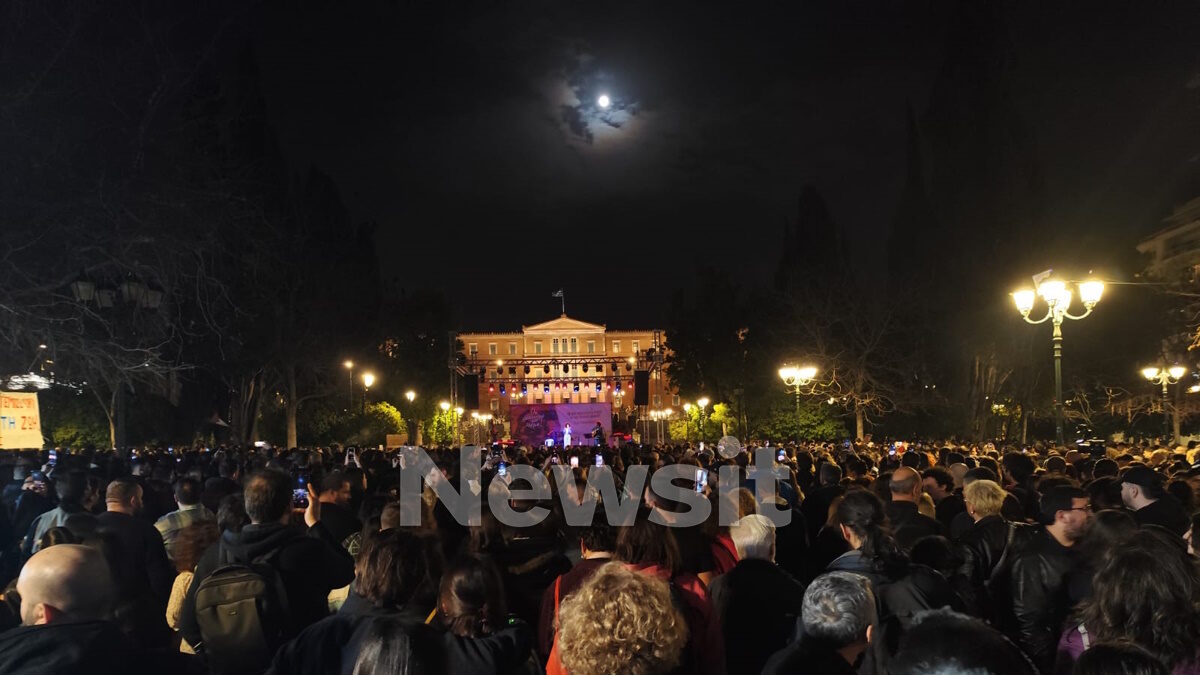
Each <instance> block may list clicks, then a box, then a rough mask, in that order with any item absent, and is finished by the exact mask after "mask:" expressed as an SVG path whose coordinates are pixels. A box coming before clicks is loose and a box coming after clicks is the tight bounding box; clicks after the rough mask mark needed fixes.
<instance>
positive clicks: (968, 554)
mask: <svg viewBox="0 0 1200 675" xmlns="http://www.w3.org/2000/svg"><path fill="white" fill-rule="evenodd" d="M1010 530H1011V531H1012V547H1013V550H1014V551H1015V550H1017V549H1019V548H1020V547H1021V546H1024V545H1025V544H1026V543H1027V542H1028V540H1029V538H1030V537H1031V536H1032V534H1033V533H1034V532H1035V531H1036V529H1035V528H1034V527H1033V526H1032V525H1026V524H1024V523H1014V522H1012V521H1009V520H1005V518H1004V516H987V517H985V518H980V519H979V522H977V523H974V524H973V525H972V526H971V529H970V530H968V531H967V532H966V533H965V534H963V536H962V537H961V538H960V539H959V541H958V549H959V552H960V553H961V554H962V559H963V562H962V565H961V566H960V567H959V570H958V572H959V576H961V577H962V578H964V579H966V580H967V581H968V582H969V583H968V588H969V592H970V593H972V595H970V596H968V597H964V598H963V599H964V600H965V601H966V602H967V605H968V606H969V607H970V608H972V609H973V610H974V611H976V613H978V614H979V616H980V617H981V618H984V619H987V620H989V621H993V622H995V621H996V620H997V619H998V607H997V606H996V605H997V601H998V600H1001V599H1002V598H1000V597H999V595H997V593H996V590H995V589H993V588H992V585H993V584H992V583H990V582H991V580H992V579H993V577H994V576H996V577H998V576H1000V575H1002V574H1003V573H1004V571H1005V570H997V566H998V565H999V564H1000V561H1001V557H1003V556H1004V549H1005V547H1006V546H1008V545H1009V544H1008V540H1009V531H1010ZM1011 565H1012V560H1011V559H1008V558H1005V559H1004V567H1005V568H1009V567H1011Z"/></svg>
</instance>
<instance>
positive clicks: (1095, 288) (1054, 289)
mask: <svg viewBox="0 0 1200 675" xmlns="http://www.w3.org/2000/svg"><path fill="white" fill-rule="evenodd" d="M1076 286H1077V287H1078V288H1079V299H1080V300H1081V301H1082V302H1083V309H1084V311H1083V314H1078V315H1075V314H1071V313H1070V309H1071V301H1072V299H1073V298H1074V291H1072V290H1071V289H1070V288H1068V287H1067V283H1066V282H1064V281H1061V280H1059V279H1055V278H1053V277H1051V278H1049V279H1045V280H1043V281H1042V282H1041V283H1040V284H1038V285H1037V286H1036V287H1035V288H1033V289H1029V288H1023V289H1021V290H1018V291H1015V292H1013V294H1012V297H1013V302H1014V303H1015V304H1016V306H1017V311H1018V312H1020V313H1021V318H1023V319H1025V321H1026V322H1027V323H1031V324H1039V323H1045V322H1047V321H1050V322H1052V323H1053V325H1054V332H1053V334H1052V337H1051V341H1052V343H1053V345H1054V438H1055V442H1057V443H1058V444H1059V445H1062V444H1063V443H1064V440H1063V400H1062V341H1063V338H1062V324H1063V321H1065V320H1067V319H1074V320H1079V319H1082V318H1084V317H1086V316H1087V315H1089V314H1091V313H1092V309H1093V308H1095V306H1096V303H1098V302H1100V296H1102V295H1104V282H1103V281H1099V280H1097V279H1089V280H1087V281H1081V282H1079V283H1077V284H1076ZM1038 296H1041V298H1042V300H1043V301H1045V303H1046V315H1045V316H1043V317H1042V318H1040V319H1037V320H1034V319H1030V318H1029V313H1030V312H1031V311H1033V306H1034V303H1036V302H1037V297H1038Z"/></svg>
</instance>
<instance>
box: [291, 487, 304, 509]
mask: <svg viewBox="0 0 1200 675" xmlns="http://www.w3.org/2000/svg"><path fill="white" fill-rule="evenodd" d="M292 506H295V507H296V508H301V509H306V508H308V489H307V488H296V489H294V490H292Z"/></svg>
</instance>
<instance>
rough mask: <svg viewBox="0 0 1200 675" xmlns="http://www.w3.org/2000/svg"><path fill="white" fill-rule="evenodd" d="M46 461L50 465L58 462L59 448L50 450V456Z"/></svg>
mask: <svg viewBox="0 0 1200 675" xmlns="http://www.w3.org/2000/svg"><path fill="white" fill-rule="evenodd" d="M46 463H47V464H49V465H50V466H54V465H55V464H57V463H58V451H57V450H51V451H50V458H49V459H48V460H47V462H46Z"/></svg>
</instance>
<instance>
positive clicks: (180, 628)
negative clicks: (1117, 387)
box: [0, 443, 1200, 675]
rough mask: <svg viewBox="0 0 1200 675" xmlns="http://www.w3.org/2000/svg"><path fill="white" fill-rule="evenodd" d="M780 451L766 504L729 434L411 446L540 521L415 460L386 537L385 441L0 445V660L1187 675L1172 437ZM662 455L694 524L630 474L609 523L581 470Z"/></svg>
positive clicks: (1184, 546) (586, 674) (67, 669)
mask: <svg viewBox="0 0 1200 675" xmlns="http://www.w3.org/2000/svg"><path fill="white" fill-rule="evenodd" d="M778 450H779V454H776V451H775V450H773V451H772V453H771V455H772V457H773V459H774V460H775V462H774V467H773V468H774V472H773V473H774V476H775V479H774V480H775V481H776V485H775V486H774V487H775V489H774V490H773V491H764V490H759V489H756V488H758V487H760V486H758V485H756V482H757V481H763V480H771V479H770V478H769V477H768V476H769V474H764V473H763V472H761V471H753V470H752V464H753V463H754V456H753V454H752V453H753V448H750V449H749V450H743V451H741V452H740V453H738V454H737V455H736V456H733V457H723V456H721V455H719V454H714V453H713V452H712V451H711V450H704V449H696V448H693V447H692V446H690V445H674V446H666V445H660V446H638V445H624V446H623V447H618V448H604V449H601V450H599V452H600V453H601V457H600V458H599V460H598V461H593V457H594V454H593V453H595V452H597V449H596V448H590V447H589V448H566V449H554V448H545V447H539V448H523V447H507V448H501V447H500V446H495V447H494V448H493V449H491V450H489V451H487V452H485V453H484V455H485V458H486V464H484V466H483V467H482V478H481V480H480V483H481V484H478V485H474V486H471V485H467V484H466V483H467V482H468V481H466V480H465V479H463V478H462V477H461V476H462V469H463V467H462V466H460V464H459V462H460V454H459V453H458V452H457V451H456V450H442V451H437V450H429V451H427V452H428V454H429V455H430V456H431V457H432V458H433V459H434V461H435V463H436V466H437V468H438V469H440V472H441V477H440V478H439V480H441V479H444V480H446V481H448V483H449V484H450V485H452V486H455V487H456V488H457V489H459V490H460V491H472V490H473V491H475V492H476V493H477V494H479V493H481V492H482V493H486V492H487V491H488V488H489V486H490V484H491V482H493V481H497V480H502V481H506V482H507V483H512V485H511V486H510V487H511V488H513V491H512V492H510V493H509V496H510V500H509V507H510V508H511V509H512V510H514V511H517V512H529V511H532V510H534V509H540V510H544V512H545V513H547V514H548V515H547V516H546V517H545V518H542V519H541V520H540V521H538V522H537V523H536V524H533V525H529V526H520V527H518V526H515V525H512V524H506V523H505V522H502V521H503V519H502V518H498V517H497V516H496V514H494V513H492V510H491V508H490V507H489V502H488V500H487V499H486V498H485V499H482V500H481V501H482V512H481V514H480V517H479V519H478V521H477V522H474V523H470V522H468V523H461V522H458V520H457V519H456V518H455V517H454V516H453V515H452V514H451V511H450V509H448V508H447V506H446V505H445V504H444V503H442V501H440V500H439V499H437V498H436V496H435V494H434V491H433V490H432V489H431V488H430V487H429V486H428V484H427V483H428V479H429V477H428V476H423V477H422V478H423V480H425V481H426V483H425V484H424V485H425V487H424V490H423V493H422V495H421V500H420V504H421V518H420V522H419V524H413V523H414V522H415V520H411V519H407V518H404V517H403V514H404V509H403V508H402V507H401V499H400V493H401V489H402V488H401V486H402V484H403V483H405V480H404V478H403V477H402V476H403V474H404V472H406V471H413V470H415V469H414V468H413V467H412V465H411V464H408V465H406V464H405V463H404V462H402V461H399V460H400V458H399V457H398V456H397V454H396V453H394V452H382V451H378V450H373V449H372V450H364V451H355V449H343V448H338V447H333V448H314V449H291V450H284V449H274V448H270V447H246V448H241V447H236V448H235V447H219V448H214V449H211V450H210V449H208V448H199V447H195V448H186V449H179V448H175V449H171V450H169V451H167V450H165V449H162V450H153V449H151V450H139V451H133V452H114V451H96V450H94V449H90V448H89V449H83V450H76V451H72V450H69V449H65V448H59V449H56V450H55V451H53V452H45V451H44V452H38V453H32V452H29V453H10V454H8V455H7V456H4V457H0V462H3V464H0V476H4V475H7V473H8V471H10V470H11V480H10V481H8V482H7V483H6V484H5V485H4V486H3V490H2V492H0V504H2V508H0V588H3V596H2V602H0V674H7V673H41V672H45V673H87V674H88V675H101V674H103V673H117V672H120V673H123V674H127V673H138V672H146V673H165V672H170V673H179V674H181V675H182V674H184V673H216V674H233V673H239V674H240V673H246V674H250V673H254V674H260V673H273V674H274V673H278V674H291V673H314V674H316V673H346V674H348V675H373V674H377V673H378V674H382V673H417V674H427V673H456V674H458V673H480V674H485V673H514V674H524V673H529V674H535V673H542V672H545V673H554V674H558V673H570V674H571V675H599V674H602V673H603V674H607V673H635V674H639V675H643V674H644V675H651V674H658V673H713V674H720V673H728V674H730V675H740V674H756V675H757V674H759V673H815V674H824V673H862V674H864V675H883V674H885V673H891V674H892V675H916V674H918V673H921V674H938V673H967V672H969V673H980V674H989V673H993V674H996V675H1002V674H1019V675H1035V674H1036V675H1067V674H1070V673H1076V674H1078V675H1102V674H1108V673H1114V674H1115V673H1123V674H1136V675H1143V674H1144V675H1163V674H1166V673H1172V674H1174V675H1191V674H1197V675H1200V649H1198V647H1200V643H1198V640H1197V638H1200V566H1198V565H1200V562H1198V558H1197V557H1196V549H1195V548H1194V547H1193V545H1192V542H1193V539H1192V536H1193V533H1194V532H1197V530H1196V527H1197V524H1198V523H1200V518H1197V489H1200V464H1197V463H1196V462H1197V460H1200V457H1198V456H1197V454H1198V450H1197V449H1196V448H1188V449H1185V448H1182V447H1180V448H1173V449H1172V448H1160V447H1154V446H1151V445H1137V446H1135V445H1125V444H1110V445H1108V446H1107V447H1084V448H1055V447H1052V446H1033V447H1026V448H1020V447H1007V446H1004V445H1003V444H1001V445H1000V446H999V447H996V446H993V445H991V444H987V445H984V446H971V445H959V444H955V443H934V444H924V445H911V446H903V445H900V446H896V445H890V444H885V445H879V446H876V445H874V444H870V443H857V444H851V443H847V444H824V443H802V444H792V445H788V446H786V447H784V448H780V449H778ZM571 459H575V460H576V461H570V460H571ZM501 463H503V465H504V466H505V467H511V466H515V465H522V464H524V465H528V466H530V467H533V468H534V469H535V470H540V471H542V472H545V473H546V475H547V476H548V477H549V476H550V475H551V472H552V471H553V470H555V467H556V466H557V467H566V470H567V471H568V472H569V474H567V475H568V476H569V478H573V481H574V484H573V485H572V484H571V481H570V480H568V481H567V482H565V483H560V482H559V481H556V480H554V479H553V478H552V479H551V480H549V481H548V483H549V485H550V489H551V494H550V498H548V499H535V498H531V497H528V496H527V495H528V494H529V493H528V492H525V493H522V492H519V491H517V490H516V488H518V487H521V486H519V485H517V483H520V482H522V479H520V478H513V477H512V473H513V472H511V471H510V472H507V473H506V472H505V471H503V470H502V469H501V466H500V464H501ZM674 464H683V465H692V466H695V467H696V468H697V469H704V470H706V471H707V474H706V476H705V480H703V481H701V482H699V484H697V483H689V481H686V480H685V481H682V482H677V483H676V486H677V487H681V488H685V489H688V490H695V491H696V492H698V493H699V494H701V495H702V496H703V497H704V498H705V499H707V500H709V502H710V503H711V504H712V505H713V507H714V508H712V509H711V515H710V516H709V518H708V519H707V520H706V521H704V522H701V523H699V524H696V525H686V526H685V525H684V524H683V523H685V522H688V521H687V519H686V518H682V517H681V516H683V515H685V512H686V511H687V510H688V509H689V508H690V507H689V506H688V505H686V504H684V503H683V502H680V501H676V500H675V499H672V498H669V497H668V496H667V495H664V494H661V493H660V492H659V491H658V488H656V487H654V483H653V482H651V481H647V483H646V487H645V489H644V490H643V491H642V492H641V494H630V492H631V490H629V489H624V490H623V494H624V498H625V499H635V500H640V501H639V503H638V504H637V505H636V510H634V511H631V513H632V514H633V517H631V518H628V519H626V520H624V521H621V520H619V519H617V520H613V522H610V516H611V515H612V514H613V513H615V512H616V511H617V510H618V507H620V506H622V505H621V504H619V503H618V504H606V503H604V500H603V498H602V497H601V496H600V495H598V494H597V491H596V489H595V487H594V486H592V485H589V482H588V479H589V474H591V473H593V472H597V471H604V472H609V473H611V477H612V479H613V480H614V481H615V484H616V485H617V486H618V489H621V486H622V484H623V480H624V477H625V476H626V475H627V472H628V470H629V469H630V467H633V466H635V465H645V466H647V467H648V468H649V469H650V470H657V469H659V468H661V467H663V466H666V465H674ZM725 467H730V468H725ZM473 468H474V467H472V469H473ZM723 468H724V470H722V469H723ZM731 469H732V470H731ZM558 471H562V469H561V468H560V469H558ZM517 473H519V472H517ZM679 475H685V474H683V473H681V474H679ZM677 481H678V479H677ZM731 481H732V483H731ZM722 482H724V483H726V484H722ZM685 483H687V484H685ZM560 490H563V491H564V492H565V494H560ZM764 494H773V495H774V496H773V497H771V500H773V502H774V503H772V504H764V503H760V502H759V498H760V497H761V495H764ZM561 500H574V503H575V504H581V503H584V502H587V501H588V500H593V501H595V502H596V508H595V511H594V513H593V515H592V517H591V519H590V522H585V523H584V524H583V525H569V524H567V520H566V517H565V514H564V508H563V502H562V501H561ZM622 511H623V512H624V511H625V510H624V509H622ZM768 511H770V512H772V513H778V512H783V513H785V514H789V515H790V518H785V519H784V520H786V521H787V522H786V524H781V523H780V520H779V519H778V518H775V517H768V516H767V515H765V513H767V512H768ZM722 512H725V513H734V514H736V519H735V520H733V521H732V523H729V522H726V521H723V520H722V519H720V518H719V514H720V513H722Z"/></svg>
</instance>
